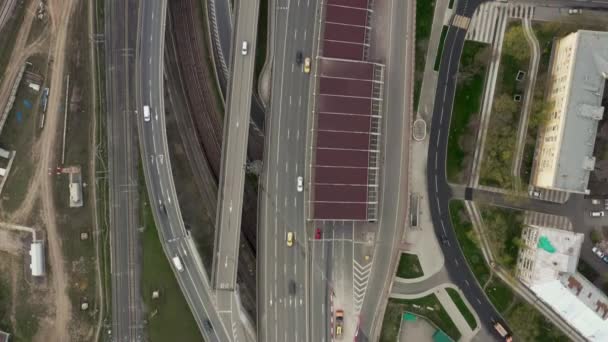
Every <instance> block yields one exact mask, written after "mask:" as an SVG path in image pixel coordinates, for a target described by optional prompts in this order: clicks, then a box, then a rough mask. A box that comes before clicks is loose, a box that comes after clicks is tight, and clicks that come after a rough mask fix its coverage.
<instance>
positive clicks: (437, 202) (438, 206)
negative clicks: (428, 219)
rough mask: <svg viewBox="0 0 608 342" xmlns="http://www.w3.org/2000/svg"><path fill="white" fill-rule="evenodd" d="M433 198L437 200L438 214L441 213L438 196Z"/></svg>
mask: <svg viewBox="0 0 608 342" xmlns="http://www.w3.org/2000/svg"><path fill="white" fill-rule="evenodd" d="M435 200H436V201H437V210H439V215H441V207H440V206H439V196H437V197H435Z"/></svg>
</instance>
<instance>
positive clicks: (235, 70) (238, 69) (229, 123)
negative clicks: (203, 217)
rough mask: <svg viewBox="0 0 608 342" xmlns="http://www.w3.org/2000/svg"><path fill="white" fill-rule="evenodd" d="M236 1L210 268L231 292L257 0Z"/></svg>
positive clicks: (220, 285)
mask: <svg viewBox="0 0 608 342" xmlns="http://www.w3.org/2000/svg"><path fill="white" fill-rule="evenodd" d="M236 4H237V7H236V24H235V35H234V37H235V38H234V44H233V51H234V52H235V53H234V54H233V55H232V63H231V65H232V67H231V70H232V77H231V82H230V83H229V92H228V98H227V105H226V115H225V118H224V143H223V146H222V165H221V172H220V182H219V186H218V207H217V218H216V221H215V224H216V232H215V251H216V253H215V256H214V261H213V271H212V276H213V285H214V287H215V289H216V290H230V291H232V290H234V289H235V286H236V274H237V266H238V255H239V240H240V239H239V238H240V233H241V217H242V214H243V191H244V184H245V183H244V182H245V165H246V162H247V160H246V154H247V138H248V133H249V113H250V108H251V93H252V90H253V68H254V65H255V45H256V32H257V30H256V28H257V21H258V16H257V13H258V8H259V1H257V0H239V1H237V3H236Z"/></svg>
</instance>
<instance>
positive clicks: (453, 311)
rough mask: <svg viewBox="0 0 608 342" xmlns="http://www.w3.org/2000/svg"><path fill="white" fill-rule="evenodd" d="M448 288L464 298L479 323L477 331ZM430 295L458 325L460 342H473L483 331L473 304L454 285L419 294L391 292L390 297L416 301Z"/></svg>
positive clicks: (434, 288)
mask: <svg viewBox="0 0 608 342" xmlns="http://www.w3.org/2000/svg"><path fill="white" fill-rule="evenodd" d="M447 288H452V289H454V290H456V291H457V292H458V294H459V295H460V297H461V298H462V300H463V302H464V303H465V304H466V306H467V307H468V308H469V311H471V313H472V314H473V316H475V320H476V321H477V327H476V328H475V330H473V329H471V327H470V326H469V323H467V321H466V319H465V318H464V316H463V315H462V313H461V312H460V310H459V309H458V307H457V306H456V304H454V301H453V300H452V298H451V297H450V295H449V294H448V292H447V291H446V289H447ZM430 294H434V295H435V296H437V299H438V300H439V303H440V304H441V306H442V307H443V309H444V310H445V311H446V312H447V314H448V315H449V316H450V318H451V319H452V322H454V325H456V328H458V331H460V334H461V335H462V336H461V337H460V339H459V341H471V340H472V339H473V337H474V336H475V335H476V334H477V332H478V331H479V330H480V329H481V324H480V322H479V317H478V316H477V313H476V312H475V310H474V309H473V307H472V306H471V304H470V303H469V302H467V300H466V298H465V297H464V295H463V294H462V292H461V291H460V289H458V288H457V287H456V286H454V285H453V284H451V283H442V284H439V285H437V286H435V287H432V288H428V289H427V290H426V291H424V292H420V293H418V294H400V293H395V292H391V295H390V296H391V298H397V299H415V298H421V297H425V296H428V295H430Z"/></svg>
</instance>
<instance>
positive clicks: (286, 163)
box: [285, 162, 289, 173]
mask: <svg viewBox="0 0 608 342" xmlns="http://www.w3.org/2000/svg"><path fill="white" fill-rule="evenodd" d="M287 165H289V163H288V162H285V173H287Z"/></svg>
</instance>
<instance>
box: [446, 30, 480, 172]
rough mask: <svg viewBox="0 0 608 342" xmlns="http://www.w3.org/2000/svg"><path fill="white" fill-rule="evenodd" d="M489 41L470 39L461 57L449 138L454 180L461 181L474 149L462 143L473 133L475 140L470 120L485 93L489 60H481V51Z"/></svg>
mask: <svg viewBox="0 0 608 342" xmlns="http://www.w3.org/2000/svg"><path fill="white" fill-rule="evenodd" d="M487 46H488V45H487V44H483V43H478V42H473V41H466V42H465V44H464V47H463V50H462V57H461V59H460V70H461V71H460V72H459V76H458V85H457V86H456V94H455V97H454V105H453V109H452V118H451V122H450V135H449V138H448V153H447V165H446V166H447V177H448V181H450V182H460V181H462V180H461V179H460V178H461V177H462V173H463V171H464V168H465V165H464V164H465V163H464V160H465V158H466V157H467V155H468V154H469V153H470V152H471V151H467V149H465V148H464V146H463V145H462V144H461V140H462V139H463V137H469V140H471V143H473V144H474V140H475V139H474V136H475V131H476V130H475V129H474V128H471V127H470V126H471V125H470V123H471V122H472V120H475V119H476V118H478V117H479V115H480V114H479V111H480V107H481V96H482V93H483V83H484V79H485V74H486V68H487V64H483V63H479V61H478V59H479V58H478V57H477V56H478V55H479V54H480V53H481V52H482V50H483V49H487Z"/></svg>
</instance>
